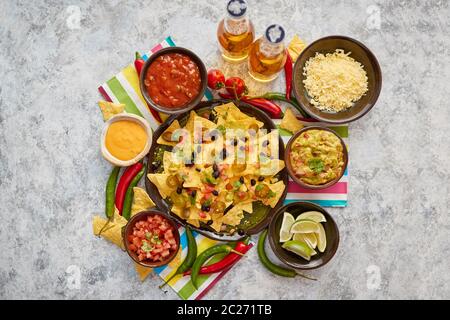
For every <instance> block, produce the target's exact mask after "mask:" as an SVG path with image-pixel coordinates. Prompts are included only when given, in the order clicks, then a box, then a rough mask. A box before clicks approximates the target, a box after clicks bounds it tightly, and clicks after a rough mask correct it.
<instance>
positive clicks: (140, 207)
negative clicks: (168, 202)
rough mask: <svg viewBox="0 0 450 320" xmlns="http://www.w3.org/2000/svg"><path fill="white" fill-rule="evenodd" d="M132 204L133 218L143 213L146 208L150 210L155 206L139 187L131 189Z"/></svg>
mask: <svg viewBox="0 0 450 320" xmlns="http://www.w3.org/2000/svg"><path fill="white" fill-rule="evenodd" d="M133 193H134V196H133V203H132V204H131V216H134V215H135V214H136V213H138V212H141V211H145V210H147V209H148V208H152V207H154V206H155V203H154V202H153V200H152V199H150V196H149V195H148V194H147V192H146V191H145V190H144V189H142V188H139V187H134V188H133Z"/></svg>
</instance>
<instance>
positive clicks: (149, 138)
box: [101, 113, 152, 167]
mask: <svg viewBox="0 0 450 320" xmlns="http://www.w3.org/2000/svg"><path fill="white" fill-rule="evenodd" d="M123 120H128V121H133V122H136V123H138V124H140V125H141V126H142V127H143V128H144V129H145V132H146V133H147V143H146V144H145V147H144V150H142V152H141V153H139V154H138V155H137V156H136V157H135V158H134V159H131V160H127V161H124V160H120V159H117V158H116V157H114V156H113V155H112V154H111V153H110V152H109V151H108V149H107V148H106V143H105V141H106V133H107V132H108V129H109V126H110V125H111V124H112V123H114V122H116V121H123ZM151 144H152V129H151V128H150V125H149V124H148V123H147V121H145V119H144V118H142V117H139V116H137V115H134V114H131V113H121V114H118V115H115V116H114V117H112V118H110V119H109V120H108V121H106V122H105V126H104V127H103V131H102V137H101V151H102V156H103V157H104V158H105V159H106V160H108V161H109V162H111V163H112V164H113V165H115V166H118V167H129V166H131V165H133V164H135V163H136V162H138V161H140V160H141V159H142V158H144V157H145V156H146V154H147V153H148V151H149V150H150V146H151Z"/></svg>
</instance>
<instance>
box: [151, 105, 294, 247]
mask: <svg viewBox="0 0 450 320" xmlns="http://www.w3.org/2000/svg"><path fill="white" fill-rule="evenodd" d="M228 102H230V100H222V99H220V100H211V101H202V102H200V103H199V104H198V105H197V106H196V107H195V109H194V111H195V112H197V114H199V115H201V114H202V113H204V112H210V111H211V110H212V109H213V108H214V107H216V106H218V105H222V104H224V103H228ZM233 102H234V103H235V104H236V106H238V107H239V109H240V110H241V111H242V112H244V113H245V114H247V115H250V116H252V117H255V118H256V119H257V120H259V121H261V122H263V123H264V129H267V130H274V129H276V126H275V124H274V123H273V121H272V120H271V119H270V118H269V117H268V116H267V115H266V114H265V113H264V112H263V111H261V110H259V109H256V108H254V107H253V106H251V105H249V104H247V103H245V102H243V101H233ZM188 117H189V114H177V115H172V116H171V117H170V118H169V119H167V120H166V121H165V122H164V123H163V124H162V125H160V126H159V128H158V129H157V130H156V131H155V132H154V133H153V143H152V145H151V147H150V151H149V153H148V158H147V161H148V162H147V163H149V165H148V166H147V174H151V173H156V172H159V171H158V170H160V168H161V166H162V164H161V162H160V161H159V160H156V155H157V154H158V150H160V148H163V149H164V150H168V151H170V150H171V148H169V147H167V146H161V145H159V144H158V143H157V141H158V138H159V137H160V135H161V134H162V133H163V132H164V131H165V130H166V129H167V128H168V127H169V126H170V125H171V124H172V122H173V121H175V120H178V121H179V123H180V125H181V126H184V125H185V123H186V121H187V119H188ZM284 155H285V152H284V144H283V141H282V140H281V137H280V142H279V159H281V160H284ZM277 178H278V179H279V180H282V181H283V182H284V184H285V186H287V185H288V174H287V171H286V169H283V170H281V171H280V172H279V173H278V174H277ZM145 187H146V189H147V193H148V194H149V196H150V198H152V200H153V201H154V202H155V204H156V206H157V207H158V208H160V209H161V210H163V211H164V212H169V214H170V215H171V216H172V218H173V219H175V220H176V221H177V222H178V223H180V224H182V225H187V224H188V222H187V221H186V220H184V219H182V218H180V217H179V216H178V215H176V214H175V213H173V212H171V207H172V204H171V203H170V202H169V201H167V199H163V198H162V197H161V195H160V193H159V191H158V189H157V188H156V186H155V185H154V184H153V183H152V182H150V180H149V179H148V178H146V179H145ZM286 194H287V188H284V191H283V194H282V196H281V198H280V200H279V201H278V203H277V205H276V206H275V208H270V207H266V206H258V208H255V207H254V210H255V212H256V210H263V211H264V213H263V214H261V216H260V217H262V218H261V219H257V220H256V221H253V220H252V223H250V224H247V223H245V222H243V223H241V225H239V226H238V229H241V231H243V233H239V232H236V233H234V234H233V235H228V234H226V233H222V232H216V231H214V229H212V228H211V227H210V226H208V225H207V224H203V223H201V225H200V227H199V228H197V227H195V226H193V225H190V227H191V229H192V230H195V231H196V232H198V233H201V234H202V235H204V236H205V237H208V238H210V239H214V240H218V241H238V240H240V239H243V238H245V236H246V235H252V234H257V233H259V232H261V230H263V229H265V228H266V227H267V225H268V224H269V222H270V218H271V217H272V215H273V214H274V213H275V211H276V210H277V209H278V208H280V207H281V206H282V205H283V201H284V199H285V198H286ZM255 212H254V214H253V215H250V216H249V217H250V219H249V220H251V217H255V218H256V217H258V215H256V214H255ZM244 220H246V219H244ZM248 222H250V221H248Z"/></svg>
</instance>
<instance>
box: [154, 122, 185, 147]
mask: <svg viewBox="0 0 450 320" xmlns="http://www.w3.org/2000/svg"><path fill="white" fill-rule="evenodd" d="M180 128H181V127H180V123H179V122H178V120H175V121H173V122H172V123H171V124H170V126H169V127H168V128H167V129H166V130H164V132H163V134H164V133H166V132H172V133H174V132H175V131H176V130H177V129H180ZM163 134H161V135H160V136H159V138H158V140H157V141H156V143H158V144H162V145H166V146H172V147H174V146H176V145H177V144H178V141H166V140H165V139H163Z"/></svg>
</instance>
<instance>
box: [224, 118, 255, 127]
mask: <svg viewBox="0 0 450 320" xmlns="http://www.w3.org/2000/svg"><path fill="white" fill-rule="evenodd" d="M254 124H256V125H257V126H258V128H262V127H263V126H264V123H262V122H261V121H258V120H256V119H255V118H248V119H236V120H231V121H227V122H226V128H227V129H242V130H248V128H250V126H252V125H254Z"/></svg>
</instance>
